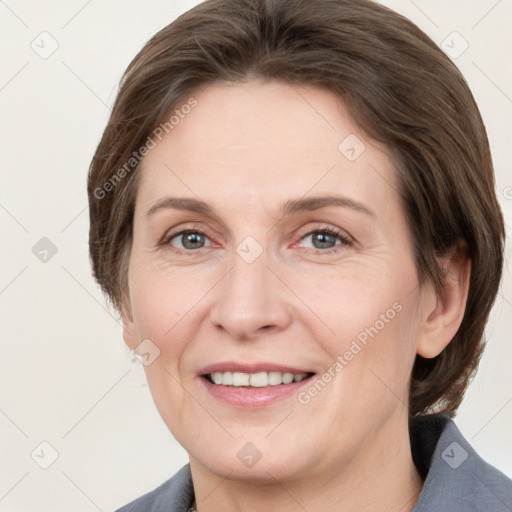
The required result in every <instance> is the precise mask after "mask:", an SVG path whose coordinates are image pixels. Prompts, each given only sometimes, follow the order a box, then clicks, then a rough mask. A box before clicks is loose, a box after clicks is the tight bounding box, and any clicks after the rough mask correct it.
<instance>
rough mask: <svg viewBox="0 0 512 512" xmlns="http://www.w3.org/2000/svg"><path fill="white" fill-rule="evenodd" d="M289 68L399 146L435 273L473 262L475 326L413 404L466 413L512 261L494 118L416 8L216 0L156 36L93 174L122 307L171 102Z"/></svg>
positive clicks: (398, 158)
mask: <svg viewBox="0 0 512 512" xmlns="http://www.w3.org/2000/svg"><path fill="white" fill-rule="evenodd" d="M251 78H260V79H264V80H282V81H285V82H287V83H296V84H307V85H310V86H318V87H324V88H327V89H329V90H330V91H332V92H334V93H335V94H337V95H338V96H339V97H340V99H342V100H343V101H344V102H345V104H346V106H347V108H348V109H349V111H350V112H351V114H352V116H353V118H354V120H355V121H356V122H357V123H358V124H359V126H360V127H361V128H362V129H363V130H364V131H365V132H366V133H367V134H368V136H370V137H371V138H373V139H374V140H376V141H379V142H382V143H384V144H386V145H387V147H388V148H389V149H390V151H391V154H392V155H393V160H394V162H395V165H396V169H397V175H398V182H399V187H400V190H399V192H400V197H401V201H402V204H403V210H404V213H405V215H406V218H407V221H408V224H409V226H410V232H411V235H412V237H413V241H414V247H415V263H416V266H417V269H418V273H419V276H420V279H421V280H422V282H423V281H424V280H425V279H428V280H430V281H431V282H433V283H434V285H435V286H436V288H437V289H438V290H440V288H441V286H442V284H443V274H442V269H441V267H440V264H439V258H440V257H442V256H444V255H447V254H448V253H449V251H450V249H452V248H453V247H454V246H455V245H457V244H459V243H463V244H465V246H466V247H467V251H468V254H469V257H470V258H471V260H472V272H471V280H470V288H469V297H468V301H467V305H466V311H465V315H464V318H463V321H462V324H461V326H460V328H459V330H458V332H457V334H456V335H455V337H454V338H453V340H452V341H451V343H450V344H449V345H448V347H447V348H446V349H445V350H444V351H443V352H442V353H441V354H440V355H438V356H437V357H435V358H433V359H424V358H422V357H420V356H417V358H416V361H415V364H414V368H413V373H412V378H411V391H410V413H411V414H417V413H420V412H427V411H437V412H440V411H445V412H450V413H452V414H454V413H455V411H456V409H457V407H458V406H459V404H460V402H461V400H462V398H463V395H464V391H465V389H466V387H467V385H468V382H469V380H470V378H471V377H472V375H473V373H474V372H475V371H476V368H477V366H478V362H479V359H480V356H481V353H482V350H483V347H484V339H483V336H484V327H485V324H486V322H487V319H488V316H489V312H490V309H491V307H492V305H493V303H494V300H495V298H496V295H497V292H498V287H499V282H500V278H501V273H502V266H503V242H504V236H505V235H504V224H503V218H502V214H501V210H500V207H499V204H498V201H497V198H496V195H495V191H494V185H495V183H494V174H493V167H492V161H491V155H490V150H489V144H488V140H487V135H486V131H485V127H484V124H483V122H482V119H481V116H480V114H479V111H478V108H477V106H476V104H475V101H474V99H473V96H472V94H471V92H470V90H469V88H468V86H467V84H466V82H465V80H464V78H463V77H462V75H461V73H460V72H459V71H458V69H457V68H456V66H455V65H454V64H453V63H452V62H451V60H450V59H449V58H448V57H447V56H445V55H444V53H443V52H442V51H441V50H440V49H439V48H438V47H437V46H436V44H435V43H434V42H433V41H432V40H431V39H429V38H428V37H427V36H426V35H425V34H424V33H423V32H422V31H421V30H420V29H419V28H417V27H416V26H415V25H414V24H413V23H411V22H410V21H408V20H407V19H406V18H404V17H402V16H400V15H398V14H397V13H395V12H393V11H391V10H389V9H387V8H385V7H382V6H380V5H378V4H376V3H373V2H372V1H369V0H294V1H293V2H291V1H288V0H208V1H206V2H204V3H202V4H199V5H198V6H197V7H195V8H193V9H191V10H190V11H188V12H186V13H185V14H183V15H182V16H180V17H179V18H177V19H176V20H175V21H174V22H172V23H171V24H170V25H168V26H166V27H165V28H164V29H162V30H161V31H160V32H158V33H157V34H156V35H155V36H153V38H152V39H151V40H150V41H149V42H148V43H147V44H146V45H145V47H144V48H143V49H142V50H141V51H140V53H139V54H138V55H137V56H136V57H135V59H134V60H133V61H132V62H131V64H130V65H129V66H128V69H127V70H126V72H125V74H124V76H123V79H122V81H121V85H120V89H119V93H118V96H117V99H116V101H115V104H114V108H113V110H112V114H111V116H110V119H109V122H108V124H107V127H106V128H105V131H104V133H103V137H102V139H101V141H100V143H99V145H98V148H97V150H96V153H95V155H94V157H93V160H92V162H91V167H90V173H89V181H88V194H89V205H90V221H91V225H90V239H89V244H90V256H91V260H92V267H93V273H94V276H95V278H96V280H97V281H98V283H99V284H100V286H101V287H102V289H103V291H104V292H105V294H106V295H107V297H108V298H109V299H110V301H111V302H112V304H113V305H114V306H115V307H116V308H118V309H120V308H121V307H122V305H123V303H124V300H125V299H126V297H127V294H128V285H127V274H128V261H129V256H130V249H131V239H132V222H133V212H134V205H135V198H136V193H137V184H138V175H139V173H138V172H137V168H138V165H139V160H140V157H139V158H135V157H134V155H135V156H136V155H137V153H136V152H137V150H139V149H140V148H141V147H143V146H144V145H145V144H147V142H148V141H149V139H148V137H149V136H150V134H151V133H152V131H153V130H154V129H155V127H157V126H158V125H159V124H160V123H162V122H165V120H166V118H168V116H169V112H171V111H172V109H174V108H176V107H177V106H179V105H180V102H183V101H185V100H184V98H187V97H189V96H190V95H191V94H193V92H194V91H197V89H198V88H201V87H205V86H207V85H208V84H211V83H212V82H214V81H229V82H240V81H246V80H249V79H251Z"/></svg>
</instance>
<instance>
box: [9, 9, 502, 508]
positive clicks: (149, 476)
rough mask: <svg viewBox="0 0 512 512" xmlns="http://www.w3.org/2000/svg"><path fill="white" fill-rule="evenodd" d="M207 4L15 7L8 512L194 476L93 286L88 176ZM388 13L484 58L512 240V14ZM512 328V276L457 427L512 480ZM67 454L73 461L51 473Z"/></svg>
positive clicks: (487, 106) (470, 75) (469, 74)
mask: <svg viewBox="0 0 512 512" xmlns="http://www.w3.org/2000/svg"><path fill="white" fill-rule="evenodd" d="M197 3H199V2H197V1H195V0H194V1H192V0H167V1H160V0H153V1H151V2H134V1H123V2H121V1H102V2H99V1H89V2H87V1H85V0H81V1H68V2H56V1H51V0H50V1H45V2H36V1H34V0H26V1H17V2H16V1H14V0H6V1H5V2H1V3H0V38H1V44H2V47H3V48H4V49H7V50H8V51H5V50H4V51H3V53H2V64H1V66H0V112H1V119H2V123H1V136H0V144H1V166H2V170H1V173H0V227H1V236H2V242H1V249H0V250H1V262H2V263H1V265H0V315H1V331H0V336H1V356H0V446H1V456H0V512H3V511H8V512H18V511H19V512H21V511H23V512H27V511H30V512H35V511H38V512H39V511H40V512H43V511H45V512H46V511H47V512H50V511H51V512H68V511H70V510H73V511H74V512H82V511H83V512H89V511H91V512H94V511H96V510H102V511H109V510H113V509H115V508H116V507H119V506H121V505H122V504H124V503H126V502H128V501H130V500H132V499H134V498H135V497H137V496H139V495H141V494H143V493H145V492H147V491H149V490H151V489H153V488H154V487H156V486H157V485H159V484H160V483H161V482H163V481H164V480H166V479H167V478H169V477H170V476H171V475H172V474H174V473H175V472H176V471H177V470H178V469H179V468H180V467H181V466H182V465H183V464H185V463H186V462H187V456H186V453H185V452H184V450H183V449H182V448H181V447H180V446H179V445H178V444H177V442H176V441H175V440H174V439H173V437H172V435H171V434H170V432H169V431H168V429H167V427H166V426H165V424H164V423H163V421H162V420H161V419H160V416H159V414H158V412H157V410H156V408H155V406H154V404H153V401H152V398H151V396H150V393H149V390H148V388H147V386H146V384H145V376H144V373H143V370H142V367H141V366H140V364H139V363H134V362H132V361H131V358H130V355H129V351H128V349H127V347H126V346H125V344H124V342H123V341H122V337H121V331H120V327H119V324H118V322H117V319H116V317H115V315H114V316H112V315H111V314H110V313H109V311H108V310H107V309H106V307H105V302H104V299H103V297H102V295H101V293H100V291H99V289H98V287H97V286H96V285H95V283H94V281H93V280H92V278H91V272H90V266H89V260H88V247H87V237H88V228H89V226H88V212H87V197H86V175H87V169H88V165H89V162H90V159H91V157H92V155H93V152H94V150H95V147H96V145H97V143H98V141H99V138H100V136H101V133H102V130H103V128H104V126H105V123H106V121H107V117H108V114H109V106H111V105H112V103H113V99H114V97H115V91H116V89H117V84H118V81H119V79H120V77H121V74H122V72H123V70H124V69H125V68H126V66H127V65H128V63H129V62H130V60H131V59H132V58H133V57H134V56H135V54H136V52H137V51H138V50H139V49H140V48H141V47H142V45H143V43H145V41H146V40H147V39H148V38H149V37H150V36H151V35H152V34H153V33H155V32H156V31H157V30H158V29H160V28H162V27H163V26H165V25H166V24H168V23H169V22H171V21H172V20H173V19H174V18H175V17H176V16H178V15H179V14H180V13H182V12H184V11H185V10H188V9H189V8H190V7H192V6H193V5H195V4H197ZM383 3H384V4H385V5H388V6H389V7H391V8H394V9H395V10H397V11H399V12H401V13H403V14H404V15H406V16H407V17H409V18H410V19H411V20H413V21H414V22H415V23H416V24H418V25H419V26H420V27H421V28H422V29H423V30H424V31H426V32H427V33H428V34H429V35H430V36H431V37H432V38H433V39H434V41H436V42H437V43H438V44H440V45H441V43H442V42H443V41H446V42H447V43H448V44H449V45H450V46H451V47H452V49H451V50H450V51H454V52H458V51H460V50H461V49H462V48H463V47H462V46H461V45H462V44H464V43H463V40H465V41H467V43H468V44H469V47H468V48H467V50H466V51H465V52H464V53H462V54H461V55H460V56H458V58H457V59H456V64H457V65H458V66H459V68H460V69H461V71H462V72H463V74H464V75H465V77H466V79H467V81H468V83H469V85H470V87H471V89H472V91H473V93H474V95H475V98H476V100H477V102H478V104H479V106H480V109H481V112H482V115H483V117H484V120H485V122H486V125H487V129H488V133H489V138H490V141H491V146H492V152H493V158H494V162H495V168H496V177H497V192H498V195H499V198H500V200H501V202H502V205H503V209H504V212H505V214H506V216H507V223H508V232H509V237H510V232H511V231H510V230H511V229H512V173H511V170H510V156H509V151H510V142H511V132H512V130H511V127H510V119H511V118H512V99H511V98H512V66H511V63H510V56H509V55H510V54H509V52H510V48H512V34H511V32H512V31H511V30H510V28H509V23H506V20H508V21H510V20H511V19H512V3H511V2H508V1H501V2H500V1H496V0H478V1H468V0H452V1H450V2H446V1H442V0H435V1H432V0H428V1H427V0H416V1H415V2H413V1H412V0H396V1H392V0H390V1H386V2H383ZM454 31H455V32H457V33H458V34H459V35H453V32H454ZM42 32H48V34H50V35H46V34H43V35H41V33H42ZM459 36H460V37H459ZM447 38H448V39H447ZM462 38H463V39H462ZM446 42H445V43H444V44H445V45H446V44H447V43H446ZM56 44H58V48H56V50H55V51H54V53H53V54H51V55H49V56H48V55H47V54H48V53H50V51H51V50H52V49H53V48H52V45H53V46H55V45H56ZM41 54H42V55H43V56H45V57H47V58H42V57H41V56H40V55H41ZM44 237H46V238H47V239H48V240H43V241H41V239H42V238H44ZM49 241H50V242H49ZM508 244H509V245H508V246H507V257H508V255H509V254H510V238H509V240H508ZM34 247H35V249H34ZM45 251H47V252H46V253H45ZM55 251H57V252H56V253H55V254H53V253H54V252H55ZM34 253H35V254H34ZM45 259H46V260H45ZM42 260H43V261H42ZM44 260H45V261H44ZM511 319H512V280H511V277H510V272H509V270H508V268H507V270H506V273H505V280H504V283H503V286H502V290H501V293H500V296H499V297H498V300H497V303H496V306H495V308H494V310H493V314H492V319H491V322H490V324H489V327H488V331H487V332H488V337H489V340H490V341H489V345H488V348H487V352H486V354H485V356H484V358H483V360H482V364H481V368H480V371H479V373H478V375H477V377H476V378H475V380H474V382H473V383H472V385H471V387H470V389H469V391H468V393H467V398H466V400H465V402H464V404H463V406H462V408H461V409H460V412H459V414H458V417H457V424H458V426H459V428H460V429H461V430H462V432H463V434H464V435H465V436H466V437H467V439H468V441H469V442H470V443H471V444H472V445H473V446H474V447H475V449H476V450H477V451H478V452H479V453H480V455H481V456H483V457H484V458H485V459H486V460H487V461H488V462H490V463H491V464H493V465H495V466H496V467H497V468H499V469H501V470H502V471H503V472H505V473H506V474H507V475H508V476H509V477H512V436H511V434H510V432H511V430H512V429H511V426H512V386H511V377H510V375H511V373H510V367H511V365H512V344H511V343H510V334H509V333H510V330H511V328H512V320H511ZM42 442H46V443H49V445H50V446H48V445H41V443H42ZM52 447H53V448H52ZM52 450H55V451H56V453H57V454H58V458H57V460H56V461H55V462H54V463H53V464H52V465H51V466H50V467H49V468H48V469H43V468H42V467H40V465H41V464H43V465H44V464H48V463H49V462H51V460H52V459H51V457H52V453H53V452H52Z"/></svg>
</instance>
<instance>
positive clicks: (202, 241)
mask: <svg viewBox="0 0 512 512" xmlns="http://www.w3.org/2000/svg"><path fill="white" fill-rule="evenodd" d="M206 239H207V237H206V236H205V235H204V234H203V233H198V232H197V231H186V232H183V233H178V234H177V235H175V236H173V237H172V238H171V240H170V243H171V244H172V245H174V246H175V247H177V248H178V249H191V250H193V249H201V248H202V247H204V246H205V245H206Z"/></svg>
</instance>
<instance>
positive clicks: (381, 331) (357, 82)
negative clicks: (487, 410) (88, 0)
mask: <svg viewBox="0 0 512 512" xmlns="http://www.w3.org/2000/svg"><path fill="white" fill-rule="evenodd" d="M88 191H89V199H90V215H91V229H90V250H91V259H92V264H93V271H94V275H95V278H96V279H97V281H98V282H99V284H100V285H101V286H102V288H103V290H104V291H105V293H106V295H107V296H108V297H109V299H110V300H111V302H112V303H113V305H114V306H115V307H116V308H117V309H118V310H119V312H120V314H121V316H122V319H123V327H124V339H125V341H126V343H127V345H128V346H129V347H130V348H131V349H132V350H133V351H134V354H136V355H137V357H139V358H140V360H141V361H142V362H143V364H144V368H145V371H146V376H147V379H148V383H149V386H150V389H151V392H152V396H153V398H154V401H155V404H156V406H157V408H158V410H159V412H160V414H161V416H162V418H163V420H164V422H165V423H166V425H167V426H168V428H169V429H170V431H171V432H172V434H173V435H174V436H175V437H176V439H177V440H178V441H179V442H180V444H181V445H182V446H183V447H184V448H185V449H186V451H187V452H188V454H189V458H190V464H189V465H187V466H186V467H184V468H183V469H182V470H181V471H180V472H179V473H178V474H176V475H175V476H174V477H172V478H171V479H170V480H168V481H167V482H165V483H164V484H163V485H162V486H160V487H159V488H157V489H155V490H154V491H152V492H150V493H149V494H147V495H145V496H143V497H141V498H139V499H138V500H136V501H134V502H132V503H131V504H128V505H127V506H126V507H123V508H122V509H120V510H122V511H123V512H128V511H152V512H156V511H171V510H172V511H187V510H189V509H191V510H198V511H199V512H209V511H215V510H223V511H230V510H233V511H234V510H254V511H260V510H268V509H272V510H280V511H292V510H308V511H317V510H318V511H319V510H322V511H323V510H372V511H390V510H397V511H398V510H400V511H411V510H414V511H415V512H423V511H427V510H428V511H430V510H436V511H440V510H464V511H468V510H475V511H476V510H486V511H498V510H511V509H512V482H510V481H509V480H508V479H507V478H506V477H505V476H504V475H502V474H501V473H500V472H498V471H497V470H496V469H494V468H492V467H491V466H489V465H487V464H486V463H485V462H484V461H482V459H480V458H479V457H478V455H477V454H476V453H475V452H474V451H473V450H472V448H471V447H470V446H469V444H468V443H467V441H466V440H465V439H464V438H463V437H462V436H461V434H460V432H459V431H458V430H457V427H456V426H455V424H454V423H453V421H452V419H451V418H452V417H453V416H454V415H455V413H456V410H457V407H458V406H459V404H460V402H461V400H462V397H463V394H464V391H465V389H466V387H467V384H468V382H469V380H470V378H471V376H472V375H473V374H474V372H475V370H476V368H477V365H478V361H479V358H480V355H481V352H482V349H483V330H484V327H485V324H486V321H487V318H488V315H489V312H490V309H491V307H492V304H493V302H494V299H495V297H496V294H497V291H498V286H499V281H500V277H501V270H502V265H503V240H504V226H503V219H502V215H501V211H500V208H499V204H498V202H497V199H496V196H495V192H494V175H493V169H492V162H491V157H490V152H489V145H488V141H487V137H486V132H485V128H484V126H483V123H482V120H481V117H480V114H479V112H478V109H477V107H476V105H475V102H474V100H473V97H472V95H471V93H470V91H469V90H468V88H467V85H466V83H465V81H464V80H463V78H462V76H461V74H460V73H459V72H458V70H457V69H456V67H455V66H454V65H453V64H452V62H451V61H450V60H449V59H448V58H447V57H446V56H445V55H444V54H443V53H442V52H441V51H440V50H439V49H438V48H437V46H436V45H435V44H434V43H433V42H432V41H431V40H430V39H429V38H428V37H427V36H426V35H425V34H423V33H422V32H421V31H420V30H419V29H418V28H417V27H415V26H414V25H413V24H411V23H410V22H409V21H407V20H406V19H404V18H402V17H401V16H399V15H397V14H396V13H394V12H392V11H390V10H388V9H386V8H384V7H382V6H379V5H378V4H375V3H372V2H370V1H367V0H314V1H311V0H297V1H294V2H287V1H285V0H268V1H265V0H237V1H236V2H233V1H232V0H209V1H206V2H204V3H202V4H200V5H199V6H197V7H196V8H194V9H192V10H190V11H189V12H187V13H185V14H184V15H183V16H181V17H180V18H178V19H177V20H176V21H174V22H173V23H171V24H170V25H169V26H167V27H166V28H164V29H163V30H161V31H160V32H159V33H158V34H156V35H155V36H154V37H153V38H152V39H151V40H150V41H149V42H148V43H147V45H146V46H145V48H144V49H143V50H142V51H141V52H140V53H139V55H138V56H137V57H136V58H135V59H134V61H133V62H132V63H131V64H130V66H129V67H128V69H127V71H126V73H125V75H124V78H123V81H122V84H121V88H120V91H119V94H118V97H117V100H116V102H115V105H114V108H113V111H112V115H111V118H110V120H109V122H108V125H107V127H106V129H105V132H104V135H103V138H102V140H101V142H100V144H99V146H98V148H97V151H96V154H95V156H94V159H93V161H92V164H91V169H90V175H89V184H88Z"/></svg>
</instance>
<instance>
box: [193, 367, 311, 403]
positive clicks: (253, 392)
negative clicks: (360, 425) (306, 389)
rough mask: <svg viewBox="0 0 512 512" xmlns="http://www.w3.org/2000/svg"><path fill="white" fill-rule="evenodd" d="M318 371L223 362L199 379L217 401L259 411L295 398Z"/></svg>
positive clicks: (205, 371) (209, 368) (202, 371)
mask: <svg viewBox="0 0 512 512" xmlns="http://www.w3.org/2000/svg"><path fill="white" fill-rule="evenodd" d="M314 375H316V373H315V372H312V371H308V370H305V369H300V368H290V367H284V366H281V365H273V364H265V363H261V364H253V365H247V364H234V363H221V364H216V365H211V366H209V367H206V368H204V369H202V370H201V371H200V372H199V374H198V376H199V377H200V380H201V382H203V385H204V387H205V388H206V390H207V391H208V393H209V394H210V396H212V397H213V398H215V399H216V400H218V401H220V402H221V403H223V404H227V405H230V406H234V407H238V408H246V409H258V408H263V407H267V406H269V405H271V404H273V403H275V402H278V401H281V400H284V399H286V398H292V397H293V396H294V395H295V394H296V393H297V392H298V391H299V389H300V388H301V387H303V386H307V385H309V381H310V380H311V379H312V377H313V376H314Z"/></svg>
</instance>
